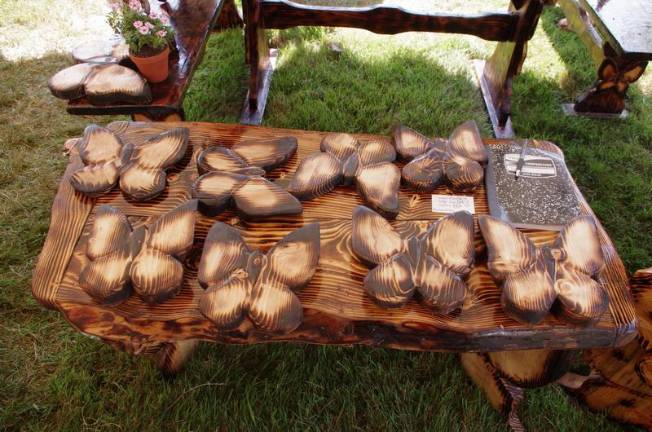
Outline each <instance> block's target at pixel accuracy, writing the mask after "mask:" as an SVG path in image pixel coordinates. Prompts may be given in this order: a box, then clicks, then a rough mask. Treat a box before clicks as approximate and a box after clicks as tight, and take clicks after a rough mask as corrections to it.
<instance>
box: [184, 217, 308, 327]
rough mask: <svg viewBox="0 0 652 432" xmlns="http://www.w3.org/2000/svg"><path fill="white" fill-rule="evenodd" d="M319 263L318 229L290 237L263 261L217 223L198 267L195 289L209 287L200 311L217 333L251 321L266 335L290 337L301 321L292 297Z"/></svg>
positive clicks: (228, 228)
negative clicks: (287, 334) (212, 324)
mask: <svg viewBox="0 0 652 432" xmlns="http://www.w3.org/2000/svg"><path fill="white" fill-rule="evenodd" d="M318 261H319V223H312V224H309V225H305V226H304V227H302V228H299V229H297V230H296V231H293V232H291V233H290V234H288V235H287V236H285V237H284V238H283V239H282V240H281V241H279V242H278V243H277V244H276V245H275V246H274V247H272V249H270V250H269V252H267V254H265V255H263V254H262V253H261V252H259V251H257V250H254V251H252V250H251V249H249V247H248V246H247V244H246V243H245V241H244V239H243V238H242V236H241V235H240V233H239V232H238V231H237V230H236V229H234V228H232V227H231V226H229V225H226V224H224V223H222V222H215V224H213V226H212V227H211V229H210V231H209V232H208V236H207V237H206V243H205V244H204V251H203V253H202V257H201V261H200V263H199V272H198V275H197V277H198V279H199V283H200V284H201V285H202V286H204V287H207V289H206V291H205V292H204V294H203V295H202V297H201V299H200V302H199V308H200V310H201V312H202V314H204V316H206V317H207V318H208V319H210V320H211V321H212V322H213V323H215V325H216V326H217V327H219V328H220V329H225V330H227V329H232V328H235V327H237V326H238V325H240V323H241V322H242V321H243V320H244V318H245V317H247V316H248V317H249V319H251V321H252V322H253V323H254V325H255V326H256V327H258V328H261V329H263V330H266V331H270V332H276V333H288V332H291V331H292V330H294V329H295V328H297V327H298V326H299V325H300V324H301V321H302V320H303V309H302V307H301V302H300V301H299V298H298V297H297V296H296V295H295V294H294V292H293V291H295V290H297V289H299V288H301V287H303V286H304V285H306V284H307V283H308V282H309V281H310V279H311V278H312V276H313V275H314V273H315V270H316V269H317V262H318Z"/></svg>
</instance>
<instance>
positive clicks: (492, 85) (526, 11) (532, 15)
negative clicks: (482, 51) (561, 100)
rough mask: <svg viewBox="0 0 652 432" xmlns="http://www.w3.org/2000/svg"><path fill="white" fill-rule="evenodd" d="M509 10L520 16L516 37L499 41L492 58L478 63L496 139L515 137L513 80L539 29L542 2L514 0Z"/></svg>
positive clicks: (477, 69)
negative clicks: (513, 128) (511, 118)
mask: <svg viewBox="0 0 652 432" xmlns="http://www.w3.org/2000/svg"><path fill="white" fill-rule="evenodd" d="M509 9H510V11H515V13H516V14H517V15H518V17H519V19H518V22H517V25H516V29H515V36H514V39H513V40H512V41H507V42H499V43H498V45H497V46H496V50H495V51H494V53H493V54H492V56H491V57H490V58H489V60H487V61H486V62H484V63H481V62H477V63H476V74H477V76H478V80H479V81H480V89H481V90H482V95H483V97H484V101H485V104H486V105H487V111H488V112H489V118H490V120H491V124H492V126H493V129H494V133H495V135H496V137H497V138H511V137H513V136H514V131H513V130H512V127H511V121H510V118H509V117H510V113H511V102H510V97H511V95H512V79H513V78H514V76H516V75H517V74H518V73H520V71H521V66H522V65H523V61H524V60H525V56H526V54H527V41H528V40H530V38H532V35H533V34H534V31H535V29H536V26H537V22H538V21H539V16H540V15H541V11H542V3H541V2H540V1H538V0H518V1H517V0H513V1H512V3H511V4H510V8H509Z"/></svg>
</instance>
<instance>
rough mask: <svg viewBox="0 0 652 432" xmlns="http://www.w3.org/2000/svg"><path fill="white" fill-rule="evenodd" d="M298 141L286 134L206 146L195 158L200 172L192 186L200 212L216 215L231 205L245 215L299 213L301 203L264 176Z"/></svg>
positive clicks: (286, 155) (255, 216) (289, 156)
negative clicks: (231, 146)
mask: <svg viewBox="0 0 652 432" xmlns="http://www.w3.org/2000/svg"><path fill="white" fill-rule="evenodd" d="M296 149H297V140H296V139H295V138H293V137H285V138H278V139H269V140H255V141H243V142H240V143H238V144H235V145H234V146H233V148H231V149H229V148H224V147H209V148H207V149H205V150H203V151H202V152H201V153H200V154H199V155H198V157H197V169H198V171H199V173H200V174H201V175H200V176H199V178H197V180H195V182H194V183H193V185H192V195H193V197H195V198H197V199H198V200H199V203H200V208H201V209H202V211H203V212H204V213H206V214H208V215H216V214H219V213H221V212H222V211H224V210H225V209H226V208H227V207H228V206H229V205H233V206H234V207H235V208H236V209H237V211H238V212H239V213H240V214H241V215H242V216H243V217H244V218H257V217H270V216H281V215H293V214H299V213H301V212H302V211H303V207H302V206H301V203H300V202H299V201H298V200H297V199H296V198H295V197H293V196H292V195H290V194H289V193H288V192H287V191H286V190H285V189H283V188H282V187H280V186H279V185H277V184H276V183H273V182H271V181H269V180H267V179H266V178H264V177H263V176H264V175H265V173H266V171H269V170H272V169H274V168H276V167H278V166H280V165H282V164H284V163H285V162H287V161H288V160H289V159H290V158H291V157H292V155H293V154H294V153H295V152H296Z"/></svg>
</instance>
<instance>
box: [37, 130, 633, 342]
mask: <svg viewBox="0 0 652 432" xmlns="http://www.w3.org/2000/svg"><path fill="white" fill-rule="evenodd" d="M179 126H183V127H188V128H189V132H190V133H189V145H190V147H191V148H192V153H193V155H194V156H196V155H197V154H198V153H199V152H200V151H201V150H202V149H203V148H206V147H210V146H212V145H214V143H215V142H220V143H221V144H223V145H224V146H225V147H232V146H233V145H234V144H235V143H237V142H241V141H244V140H246V139H252V138H272V137H283V136H288V135H290V136H294V137H296V138H297V140H298V144H299V145H298V149H297V157H296V158H292V159H291V160H290V161H288V163H286V164H285V165H284V166H283V167H282V168H277V169H275V170H272V171H271V172H270V173H269V177H270V179H271V180H272V181H274V182H275V183H277V184H279V185H282V184H287V183H286V182H289V181H290V180H291V178H292V173H293V172H295V170H296V168H297V165H298V161H299V160H301V159H303V158H305V157H306V156H307V155H309V154H312V153H315V152H317V151H319V146H320V142H321V141H322V138H323V137H324V136H325V135H326V134H325V133H319V132H306V131H299V130H283V129H270V128H259V127H250V126H241V125H221V124H208V123H182V124H174V123H170V124H168V123H127V122H116V123H112V124H111V125H109V129H111V130H112V131H114V132H115V133H117V134H118V136H119V137H120V138H121V139H124V140H125V141H129V142H131V143H133V145H134V146H135V147H138V146H139V145H142V143H143V142H144V141H145V140H146V139H147V138H148V137H150V136H152V134H154V133H157V132H162V131H165V130H168V129H170V128H173V127H179ZM356 138H358V139H361V140H373V139H381V138H382V137H376V136H369V135H356ZM486 142H487V144H488V145H491V144H492V143H496V142H501V141H495V140H487V141H486ZM532 145H533V146H537V147H542V148H545V149H547V150H549V151H553V152H557V153H559V149H557V148H556V147H555V146H554V145H552V144H550V143H547V142H543V141H532ZM74 156H75V155H74V154H73V158H72V159H71V167H69V170H73V171H74V170H75V169H77V168H78V167H80V166H81V165H80V164H81V162H80V161H79V159H78V157H77V158H75V157H74ZM181 166H183V167H184V168H183V169H180V170H173V171H172V172H171V173H170V174H169V175H168V186H167V187H166V189H165V191H164V192H163V193H162V194H161V195H160V196H159V197H157V198H155V199H153V200H152V201H150V202H148V203H147V204H141V203H134V202H130V201H127V200H126V199H125V197H124V196H123V195H122V194H121V193H120V192H119V191H118V190H115V189H114V190H112V191H111V192H109V193H108V194H106V195H102V196H101V197H99V198H97V199H95V200H94V201H93V200H90V199H88V198H86V197H84V196H82V195H79V194H76V193H75V192H74V190H73V189H72V188H71V187H69V186H68V181H67V177H64V179H63V182H62V186H61V189H60V192H59V194H58V196H57V197H56V199H55V205H54V208H53V219H52V226H51V229H50V235H49V237H48V239H47V240H46V244H45V246H44V249H43V251H42V253H41V256H40V258H39V263H38V265H37V268H36V269H35V273H34V275H35V277H34V278H33V292H34V293H35V295H36V296H37V298H39V299H41V301H43V302H44V303H46V304H50V305H52V306H54V307H56V308H57V309H59V310H60V311H61V312H62V313H63V314H64V315H65V316H66V318H67V319H68V321H70V322H71V324H72V325H74V326H75V327H76V328H78V329H79V330H80V331H83V332H86V333H88V334H92V335H96V336H98V337H100V338H102V339H103V340H105V341H107V342H109V343H111V344H112V345H114V346H118V347H120V348H122V349H124V350H127V351H129V352H135V353H146V352H154V351H156V350H158V349H160V348H161V346H162V344H165V343H169V342H170V341H178V340H186V339H201V340H210V341H221V342H227V343H257V342H269V341H304V342H312V343H328V344H354V343H360V344H367V345H375V346H386V347H393V348H402V349H413V350H435V351H501V350H512V349H540V348H547V349H581V348H585V347H609V346H617V345H622V344H624V343H626V342H628V341H629V340H631V339H632V338H633V337H634V332H635V318H634V310H633V306H632V302H631V298H630V294H629V290H628V289H627V278H626V274H625V270H624V267H623V265H622V262H621V261H620V259H619V258H618V255H617V254H616V251H615V249H614V248H613V245H612V243H611V241H610V240H609V238H608V236H607V235H606V233H605V232H604V230H603V229H602V228H601V227H600V226H599V224H598V233H599V239H600V246H601V249H602V253H603V257H604V260H605V267H604V269H603V271H602V272H601V274H600V277H599V280H600V281H601V282H602V284H603V286H604V287H605V289H606V290H607V293H608V296H609V309H608V312H607V313H605V314H603V315H602V316H600V318H599V319H598V320H597V321H596V322H593V323H590V324H589V325H585V326H577V325H573V324H570V323H567V322H565V321H562V320H559V319H558V318H557V317H555V316H554V315H549V316H546V318H545V319H544V320H543V321H542V322H540V323H539V324H536V325H524V324H521V323H519V322H518V321H515V320H514V319H512V318H510V317H508V316H507V315H506V314H505V313H504V311H503V309H502V307H501V305H500V293H501V290H500V288H499V287H498V286H497V285H496V283H495V282H494V281H493V279H492V278H491V276H490V274H489V272H488V270H487V267H486V262H485V260H484V259H483V258H482V257H483V256H484V253H483V250H484V244H483V243H482V240H481V237H480V235H479V231H478V229H477V226H476V227H475V232H474V245H475V249H476V257H478V260H477V263H476V265H475V266H474V268H473V269H472V270H471V272H470V274H469V275H468V278H467V286H468V294H467V296H466V298H465V300H464V304H463V305H462V308H461V311H460V312H458V313H454V314H448V315H441V314H435V313H433V312H432V310H430V309H429V308H427V307H426V306H424V305H422V304H420V303H418V302H409V303H408V304H406V305H405V306H404V307H403V308H401V309H385V308H381V307H379V306H378V305H376V304H375V303H374V302H373V301H372V300H371V299H370V298H369V297H368V296H367V294H366V293H365V291H364V288H363V279H364V277H365V275H366V274H367V273H368V268H367V267H366V266H365V265H364V263H363V262H361V260H359V259H358V258H357V257H356V256H355V255H354V254H353V252H352V250H351V214H352V211H353V209H354V208H355V207H356V206H357V205H360V204H363V201H362V200H361V198H360V196H359V195H358V194H357V193H356V192H355V190H354V189H353V187H352V186H338V187H337V188H335V190H334V191H333V192H331V193H329V194H326V195H323V196H320V197H318V198H316V199H314V200H312V201H307V202H305V203H304V212H303V214H302V215H295V216H285V217H282V218H271V219H269V220H265V221H245V220H242V219H240V218H239V217H238V216H237V214H235V213H233V212H231V211H225V212H223V213H221V214H220V215H219V216H217V217H206V216H203V215H199V216H198V218H197V222H196V228H195V237H196V240H195V243H194V245H193V248H192V250H191V252H190V253H189V254H188V255H187V256H186V258H185V259H184V260H183V266H184V274H185V277H184V281H183V286H182V288H181V290H180V292H179V293H178V295H176V296H175V297H174V298H171V299H169V300H168V301H166V302H164V303H162V304H157V305H151V306H145V304H144V302H143V301H142V300H141V299H140V298H139V297H138V296H131V297H129V298H128V299H127V300H125V301H124V302H122V303H121V304H119V305H118V306H113V307H106V306H102V305H100V304H98V303H96V302H95V301H94V300H93V299H92V298H91V297H90V296H88V295H87V294H86V293H85V292H84V291H83V290H82V289H81V288H80V287H79V284H78V278H79V273H80V271H81V268H82V265H83V263H84V260H85V258H84V257H85V250H86V244H87V242H88V238H89V236H90V232H91V226H92V220H93V217H91V218H88V214H89V213H91V209H93V208H94V209H95V210H96V209H97V207H98V206H100V205H102V204H110V205H112V206H114V207H116V208H118V209H120V210H121V211H122V212H123V213H125V214H126V215H128V217H129V220H130V222H131V224H132V226H133V227H134V229H137V228H138V227H139V226H141V225H144V224H148V223H151V222H153V221H154V220H155V219H156V218H158V217H159V216H160V215H161V214H163V213H165V212H167V211H169V210H172V209H173V208H175V207H177V206H179V205H181V204H183V203H185V202H186V201H187V200H188V199H189V198H190V185H191V184H192V183H193V181H194V180H195V179H196V177H197V168H196V163H195V158H194V157H191V156H190V155H186V156H185V157H184V161H182V163H181ZM436 192H437V193H449V192H448V191H447V190H446V189H445V188H441V189H437V190H436ZM577 194H578V196H580V195H579V191H577ZM470 195H471V196H473V197H474V198H475V207H476V212H477V213H478V214H487V213H488V209H487V203H486V196H485V192H484V189H483V188H482V187H481V188H479V189H478V190H476V191H474V192H473V193H472V194H470ZM399 202H400V211H399V213H398V215H397V217H396V221H394V222H392V223H391V225H392V227H393V228H394V229H395V230H396V231H397V232H398V233H399V234H400V235H406V234H409V233H415V232H417V231H418V232H425V229H426V227H427V225H428V224H429V222H431V221H435V220H438V219H440V218H441V217H442V216H443V215H442V214H438V213H433V212H432V210H431V205H430V195H429V194H422V193H415V192H414V191H410V190H407V189H401V190H400V191H399ZM583 202H584V201H583ZM64 212H65V213H64ZM583 212H584V213H585V214H587V215H591V216H592V213H591V210H590V209H589V207H588V206H587V205H586V203H585V202H584V204H583ZM92 214H93V215H94V212H93V213H92ZM216 220H218V221H223V222H227V223H229V224H230V225H232V226H234V227H235V228H236V229H238V230H239V231H240V232H241V234H242V236H243V238H244V239H245V242H246V243H247V244H248V245H249V246H250V247H251V248H256V249H260V250H261V251H263V252H266V251H268V250H269V248H271V247H272V246H273V245H274V244H276V243H278V242H279V241H280V240H281V239H282V238H283V237H284V236H285V235H287V234H288V233H290V232H291V231H294V230H296V229H297V228H300V227H302V226H304V225H305V224H306V223H310V222H319V224H320V237H321V245H320V247H321V250H320V257H321V258H320V261H319V265H318V267H317V270H316V272H315V275H314V277H313V278H312V279H311V280H310V282H309V283H308V285H307V286H306V287H305V288H303V289H302V290H301V291H300V292H299V293H298V294H297V297H298V299H299V300H300V302H301V304H302V306H303V321H302V323H301V325H300V326H299V327H298V328H297V329H296V330H294V331H293V332H291V333H288V334H285V335H274V336H271V337H270V336H269V335H268V334H266V333H261V332H260V330H258V329H256V328H255V327H254V326H253V325H252V324H247V323H246V322H243V323H242V325H240V326H238V328H236V329H234V330H231V331H228V332H224V331H220V330H219V329H218V328H217V327H216V326H215V325H214V324H213V323H212V322H211V321H209V320H208V319H206V318H205V317H204V316H203V315H202V314H201V312H200V310H199V299H200V298H201V295H202V294H203V292H204V290H203V288H202V287H201V285H200V284H199V282H198V280H197V268H198V262H199V258H200V256H201V249H202V247H203V241H204V239H205V238H206V235H207V233H208V230H209V228H210V227H211V226H212V225H213V223H214V222H215V221H216ZM525 233H526V235H527V236H528V238H530V239H531V240H532V241H533V242H534V244H535V245H536V246H542V245H544V244H551V243H552V242H553V241H554V240H555V236H556V233H554V232H546V231H531V230H529V231H526V232H525Z"/></svg>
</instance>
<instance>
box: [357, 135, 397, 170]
mask: <svg viewBox="0 0 652 432" xmlns="http://www.w3.org/2000/svg"><path fill="white" fill-rule="evenodd" d="M357 153H358V160H359V163H360V165H362V166H367V165H372V164H377V163H380V162H393V161H394V160H396V150H395V149H394V146H393V145H392V144H391V143H390V142H389V140H387V139H385V138H378V139H374V140H369V141H362V142H361V143H360V145H359V146H358V149H357Z"/></svg>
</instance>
